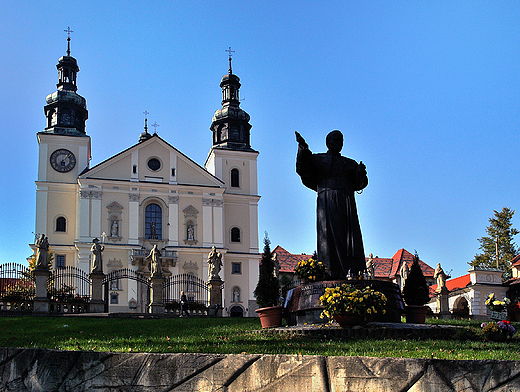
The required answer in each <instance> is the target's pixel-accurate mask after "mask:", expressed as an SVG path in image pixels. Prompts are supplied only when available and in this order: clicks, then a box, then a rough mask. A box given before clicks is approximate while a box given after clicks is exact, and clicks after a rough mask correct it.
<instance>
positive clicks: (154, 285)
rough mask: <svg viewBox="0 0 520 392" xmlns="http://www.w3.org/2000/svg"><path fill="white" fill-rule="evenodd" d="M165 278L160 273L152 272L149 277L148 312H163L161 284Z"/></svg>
mask: <svg viewBox="0 0 520 392" xmlns="http://www.w3.org/2000/svg"><path fill="white" fill-rule="evenodd" d="M165 280H166V279H165V278H164V276H162V273H156V274H152V276H151V277H150V278H149V281H150V283H151V287H150V300H151V302H150V305H148V311H149V312H150V313H164V311H165V308H164V301H163V285H164V281H165Z"/></svg>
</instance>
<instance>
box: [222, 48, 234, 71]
mask: <svg viewBox="0 0 520 392" xmlns="http://www.w3.org/2000/svg"><path fill="white" fill-rule="evenodd" d="M224 52H228V54H229V73H230V74H232V73H233V70H232V69H231V57H232V56H233V53H235V51H234V50H231V46H230V47H229V49H227V50H224Z"/></svg>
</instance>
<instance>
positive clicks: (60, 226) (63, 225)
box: [56, 216, 67, 232]
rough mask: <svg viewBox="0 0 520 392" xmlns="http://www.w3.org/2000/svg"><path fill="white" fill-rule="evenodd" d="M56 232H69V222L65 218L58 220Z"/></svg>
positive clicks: (61, 217)
mask: <svg viewBox="0 0 520 392" xmlns="http://www.w3.org/2000/svg"><path fill="white" fill-rule="evenodd" d="M56 231H62V232H65V231H67V220H66V219H65V218H64V217H63V216H60V217H59V218H58V219H56Z"/></svg>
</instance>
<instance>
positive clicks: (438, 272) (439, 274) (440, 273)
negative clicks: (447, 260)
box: [433, 263, 446, 292]
mask: <svg viewBox="0 0 520 392" xmlns="http://www.w3.org/2000/svg"><path fill="white" fill-rule="evenodd" d="M433 278H434V279H436V280H437V289H436V290H435V291H439V292H440V291H442V290H443V289H446V274H445V273H444V270H443V269H442V267H441V263H437V268H435V272H434V274H433Z"/></svg>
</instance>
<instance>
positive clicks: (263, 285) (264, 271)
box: [254, 233, 280, 308]
mask: <svg viewBox="0 0 520 392" xmlns="http://www.w3.org/2000/svg"><path fill="white" fill-rule="evenodd" d="M270 244H271V241H269V238H268V236H267V233H265V238H264V253H262V262H261V264H260V276H259V277H258V284H257V286H256V289H255V291H254V295H255V298H256V302H257V303H258V306H259V307H260V308H267V307H270V306H277V305H278V298H279V297H280V282H279V281H278V279H277V278H276V276H275V275H274V262H273V259H272V255H271V247H270Z"/></svg>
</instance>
